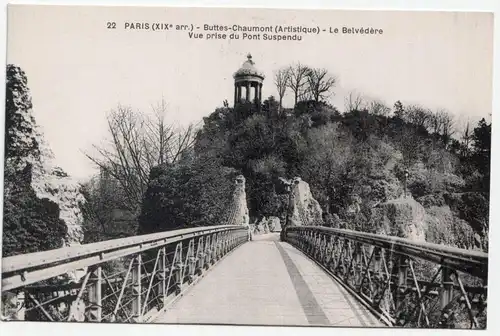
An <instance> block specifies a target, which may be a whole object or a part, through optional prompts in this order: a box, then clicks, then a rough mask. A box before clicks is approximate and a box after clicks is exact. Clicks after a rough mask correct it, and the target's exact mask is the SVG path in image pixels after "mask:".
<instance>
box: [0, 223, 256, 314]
mask: <svg viewBox="0 0 500 336" xmlns="http://www.w3.org/2000/svg"><path fill="white" fill-rule="evenodd" d="M248 238H249V233H248V228H246V227H243V226H234V225H227V226H213V227H203V228H191V229H182V230H176V231H169V232H162V233H155V234H149V235H142V236H135V237H129V238H124V239H114V240H108V241H103V242H98V243H92V244H86V245H80V246H74V247H67V248H61V249H57V250H51V251H45V252H38V253H30V254H24V255H17V256H12V257H7V258H3V259H2V314H3V318H5V319H14V320H46V321H94V322H114V321H117V322H147V321H149V320H151V319H153V318H154V317H155V315H156V314H159V313H160V312H162V310H164V309H165V308H166V307H167V306H168V304H169V303H171V302H173V301H174V300H175V299H176V298H177V297H178V296H179V294H181V293H182V292H183V291H184V290H186V289H187V288H189V287H190V286H192V285H194V284H195V283H196V282H197V280H198V279H200V277H201V276H203V275H204V273H205V272H206V271H207V270H208V269H210V268H211V267H212V266H213V265H214V264H216V263H217V262H218V261H219V260H220V259H221V258H222V257H223V256H225V255H226V254H227V253H229V252H230V251H232V250H233V249H234V248H236V247H238V246H239V245H241V244H243V243H244V242H246V241H247V240H248Z"/></svg>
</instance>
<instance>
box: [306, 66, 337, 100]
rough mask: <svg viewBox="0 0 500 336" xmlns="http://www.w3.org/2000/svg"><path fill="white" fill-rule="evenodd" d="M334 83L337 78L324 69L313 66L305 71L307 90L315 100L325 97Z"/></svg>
mask: <svg viewBox="0 0 500 336" xmlns="http://www.w3.org/2000/svg"><path fill="white" fill-rule="evenodd" d="M336 83H337V79H336V78H335V77H333V76H330V75H329V74H328V70H326V69H321V68H313V69H310V70H309V71H308V72H307V84H308V85H307V87H308V91H309V92H310V95H311V96H312V99H314V101H315V102H319V100H320V99H325V98H326V97H327V96H328V95H329V93H331V92H330V90H331V89H332V88H333V87H334V86H335V84H336Z"/></svg>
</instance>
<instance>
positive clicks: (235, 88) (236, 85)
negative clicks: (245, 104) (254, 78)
mask: <svg viewBox="0 0 500 336" xmlns="http://www.w3.org/2000/svg"><path fill="white" fill-rule="evenodd" d="M237 102H238V84H236V83H234V105H236V103H237Z"/></svg>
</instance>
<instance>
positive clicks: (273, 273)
mask: <svg viewBox="0 0 500 336" xmlns="http://www.w3.org/2000/svg"><path fill="white" fill-rule="evenodd" d="M153 323H179V324H193V323H196V324H243V325H249V324H251V325H289V326H306V325H316V326H359V327H377V326H380V327H382V326H384V325H383V324H382V323H381V322H379V321H378V320H377V318H376V317H375V316H374V315H373V314H371V313H370V311H369V310H367V309H366V308H365V307H363V306H362V305H360V304H359V303H358V302H357V300H356V299H355V298H354V297H353V296H351V295H350V294H349V293H348V292H347V291H346V290H345V289H344V288H343V287H342V286H341V285H340V284H338V283H337V282H336V281H335V280H334V279H332V278H331V277H330V276H328V275H327V274H326V273H325V272H324V271H323V270H322V269H321V268H320V267H319V266H318V265H317V264H316V263H314V262H313V261H311V260H310V259H309V258H307V257H306V256H305V255H304V254H302V252H300V251H298V250H297V249H295V248H294V247H292V246H291V245H289V244H288V243H285V242H280V241H279V235H278V234H276V233H274V234H267V235H262V236H255V237H254V240H253V241H251V242H248V243H246V244H244V245H243V246H241V247H239V248H237V249H236V250H235V251H234V252H233V253H231V254H230V255H228V256H227V257H226V258H225V259H224V260H222V261H221V262H220V264H219V265H217V266H216V267H215V268H214V269H213V270H211V271H210V272H209V273H208V274H207V275H206V276H205V277H204V278H202V279H201V280H200V282H199V283H198V284H196V285H195V286H193V287H192V288H191V289H190V290H189V291H187V292H186V293H185V294H184V296H183V297H181V298H180V299H179V300H177V301H176V302H175V303H173V304H172V305H171V306H170V307H169V308H168V309H167V310H166V311H165V312H164V313H163V314H162V315H160V316H159V317H157V318H156V319H155V320H154V321H153Z"/></svg>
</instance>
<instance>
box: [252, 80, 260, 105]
mask: <svg viewBox="0 0 500 336" xmlns="http://www.w3.org/2000/svg"><path fill="white" fill-rule="evenodd" d="M253 87H254V88H255V91H254V95H253V101H254V103H256V102H257V101H258V100H259V83H254V85H253Z"/></svg>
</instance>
